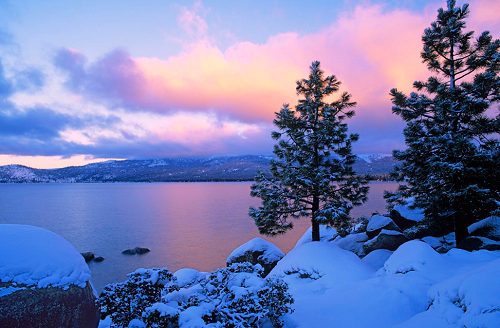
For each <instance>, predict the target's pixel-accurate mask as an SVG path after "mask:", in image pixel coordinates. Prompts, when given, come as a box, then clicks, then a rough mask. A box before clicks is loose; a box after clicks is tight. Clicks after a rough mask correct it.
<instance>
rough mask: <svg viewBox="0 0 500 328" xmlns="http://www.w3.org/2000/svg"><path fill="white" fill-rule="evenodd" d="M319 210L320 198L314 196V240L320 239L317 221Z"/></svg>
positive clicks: (312, 221)
mask: <svg viewBox="0 0 500 328" xmlns="http://www.w3.org/2000/svg"><path fill="white" fill-rule="evenodd" d="M318 210H319V198H318V197H316V196H314V197H313V205H312V219H311V223H312V229H311V230H312V241H319V237H320V236H319V223H318V221H316V212H317V211H318Z"/></svg>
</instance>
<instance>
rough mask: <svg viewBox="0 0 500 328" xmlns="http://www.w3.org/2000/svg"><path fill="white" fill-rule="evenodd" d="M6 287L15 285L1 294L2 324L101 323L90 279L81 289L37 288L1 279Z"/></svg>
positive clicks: (82, 326) (77, 326)
mask: <svg viewBox="0 0 500 328" xmlns="http://www.w3.org/2000/svg"><path fill="white" fill-rule="evenodd" d="M3 288H16V289H18V290H17V291H14V292H12V293H10V294H7V295H4V296H1V297H0V309H1V311H0V327H9V328H26V327H29V328H38V327H39V328H46V327H65V328H95V327H97V326H98V325H99V317H100V312H99V307H98V306H97V305H96V297H95V296H94V293H93V288H92V286H91V285H90V283H89V282H87V285H86V286H85V287H84V288H82V287H79V286H76V285H70V286H69V287H68V288H67V289H66V290H64V289H63V288H59V287H46V288H36V287H35V286H27V285H21V284H13V283H10V282H0V290H1V289H3Z"/></svg>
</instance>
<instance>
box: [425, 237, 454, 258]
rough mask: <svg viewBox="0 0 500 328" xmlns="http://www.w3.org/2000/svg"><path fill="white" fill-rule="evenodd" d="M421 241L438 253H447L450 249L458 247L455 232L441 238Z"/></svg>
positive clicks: (428, 238) (427, 238) (426, 238)
mask: <svg viewBox="0 0 500 328" xmlns="http://www.w3.org/2000/svg"><path fill="white" fill-rule="evenodd" d="M421 240H422V241H423V242H424V243H426V244H429V245H430V246H431V247H432V248H433V249H434V250H435V251H436V252H438V253H446V252H448V251H449V250H450V249H452V248H454V247H456V243H455V233H454V232H452V233H449V234H447V235H445V236H443V237H440V238H438V237H432V236H427V237H423V238H421Z"/></svg>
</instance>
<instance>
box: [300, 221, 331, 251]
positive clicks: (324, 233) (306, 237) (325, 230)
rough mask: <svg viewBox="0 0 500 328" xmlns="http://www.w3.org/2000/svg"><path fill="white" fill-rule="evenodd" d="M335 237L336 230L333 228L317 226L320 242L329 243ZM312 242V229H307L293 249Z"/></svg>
mask: <svg viewBox="0 0 500 328" xmlns="http://www.w3.org/2000/svg"><path fill="white" fill-rule="evenodd" d="M336 236H337V230H335V228H333V227H329V226H326V225H320V226H319V238H320V240H321V241H331V240H333V239H335V237H336ZM310 242H312V227H310V228H309V229H307V231H306V232H305V233H304V234H303V235H302V237H300V239H299V240H298V241H297V243H296V244H295V248H297V247H298V246H300V245H303V244H305V243H310Z"/></svg>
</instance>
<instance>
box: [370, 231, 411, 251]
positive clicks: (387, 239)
mask: <svg viewBox="0 0 500 328" xmlns="http://www.w3.org/2000/svg"><path fill="white" fill-rule="evenodd" d="M407 241H408V238H406V237H405V236H404V235H403V234H402V233H401V232H399V231H394V230H385V229H384V230H382V231H381V232H380V233H379V234H378V235H377V236H376V237H375V238H372V239H370V240H368V241H367V242H366V243H364V244H363V251H364V252H365V254H369V253H370V252H372V251H374V250H376V249H388V250H390V251H394V250H396V249H397V248H398V247H399V246H400V245H402V244H404V243H406V242H407Z"/></svg>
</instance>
